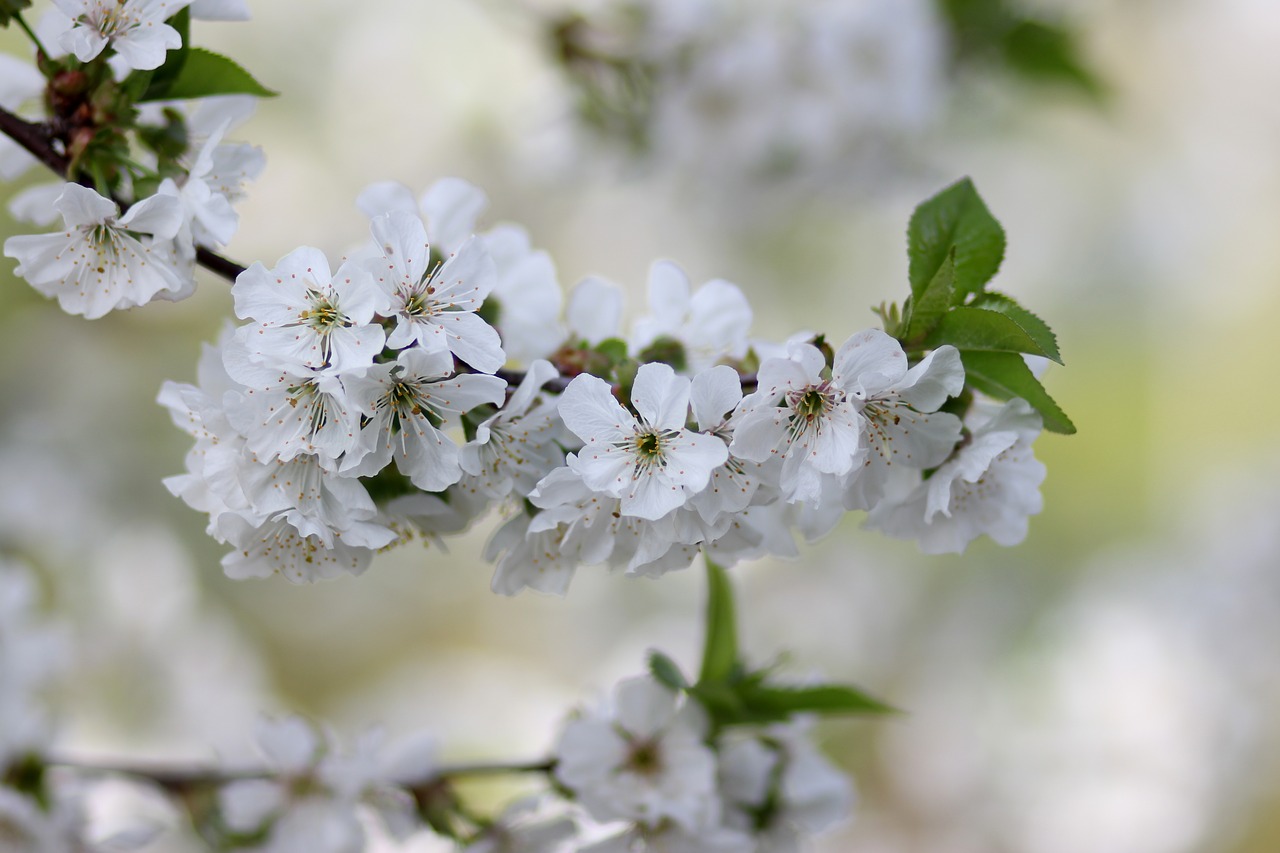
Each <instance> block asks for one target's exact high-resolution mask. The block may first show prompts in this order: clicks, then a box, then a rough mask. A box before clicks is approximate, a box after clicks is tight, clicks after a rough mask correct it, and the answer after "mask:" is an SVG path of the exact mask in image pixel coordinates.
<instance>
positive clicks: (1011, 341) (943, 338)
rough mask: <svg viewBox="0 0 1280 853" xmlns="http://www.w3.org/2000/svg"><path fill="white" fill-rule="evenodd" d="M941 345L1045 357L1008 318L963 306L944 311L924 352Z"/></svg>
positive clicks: (1045, 354)
mask: <svg viewBox="0 0 1280 853" xmlns="http://www.w3.org/2000/svg"><path fill="white" fill-rule="evenodd" d="M944 344H951V346H953V347H955V348H956V349H959V350H982V351H985V352H1025V353H1030V354H1031V355H1041V356H1045V357H1048V355H1049V353H1047V352H1045V351H1044V349H1043V348H1042V347H1041V346H1040V344H1039V343H1038V342H1037V341H1036V339H1035V338H1033V337H1032V336H1031V335H1029V334H1027V332H1026V330H1025V329H1023V328H1022V327H1021V326H1019V325H1018V323H1017V322H1016V321H1015V320H1014V319H1013V318H1012V317H1009V316H1008V315H1005V314H1002V313H1000V312H999V311H989V310H987V309H986V308H970V307H968V306H963V305H962V306H960V307H957V308H953V309H951V310H950V311H948V312H947V314H946V315H945V316H944V317H943V318H942V320H941V321H940V322H939V323H938V325H937V326H936V327H935V328H934V330H933V333H932V334H931V335H929V337H928V338H926V339H925V341H924V346H925V348H927V349H937V348H938V347H940V346H943V345H944Z"/></svg>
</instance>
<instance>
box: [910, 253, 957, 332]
mask: <svg viewBox="0 0 1280 853" xmlns="http://www.w3.org/2000/svg"><path fill="white" fill-rule="evenodd" d="M955 280H956V253H955V249H954V248H952V250H951V251H949V252H947V255H946V258H945V259H944V260H943V262H942V265H941V266H939V267H938V271H937V272H936V273H934V276H933V278H932V279H931V280H930V281H929V284H928V285H927V286H926V287H925V289H924V290H923V291H922V292H921V293H920V296H919V297H918V298H917V297H916V296H914V295H913V296H912V297H911V299H910V302H909V304H908V306H907V314H906V316H905V317H904V318H903V325H904V326H905V327H906V332H905V333H904V335H903V340H905V341H915V340H918V339H920V338H923V337H926V336H927V335H928V334H929V333H930V332H932V331H933V330H934V329H935V328H936V327H937V325H938V323H939V322H940V321H941V320H942V318H943V317H944V316H946V313H947V309H948V308H950V307H951V302H952V297H953V293H954V291H955Z"/></svg>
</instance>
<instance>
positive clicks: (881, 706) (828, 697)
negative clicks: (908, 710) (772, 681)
mask: <svg viewBox="0 0 1280 853" xmlns="http://www.w3.org/2000/svg"><path fill="white" fill-rule="evenodd" d="M741 698H742V703H743V705H745V706H746V707H747V709H748V710H750V711H752V712H754V713H759V714H765V713H769V714H778V715H781V716H782V718H784V719H785V718H786V717H790V716H791V715H793V714H803V713H813V714H896V713H900V712H899V711H898V709H897V708H894V707H893V706H892V705H888V704H886V703H884V702H881V701H880V700H879V699H876V698H875V697H873V696H871V695H869V694H867V693H864V692H863V691H861V690H859V689H858V688H856V687H853V686H850V685H844V684H819V685H814V686H812V687H777V686H769V687H763V686H762V687H757V688H755V689H753V690H746V691H742V693H741Z"/></svg>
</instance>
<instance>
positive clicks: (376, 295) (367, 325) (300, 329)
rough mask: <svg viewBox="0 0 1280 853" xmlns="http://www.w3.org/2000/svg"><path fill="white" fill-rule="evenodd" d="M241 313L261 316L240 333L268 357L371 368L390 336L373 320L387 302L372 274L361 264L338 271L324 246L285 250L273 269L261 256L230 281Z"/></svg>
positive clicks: (278, 361)
mask: <svg viewBox="0 0 1280 853" xmlns="http://www.w3.org/2000/svg"><path fill="white" fill-rule="evenodd" d="M231 294H232V297H233V298H234V299H235V306H236V316H238V317H240V318H241V319H245V320H248V319H252V320H255V321H257V322H255V323H252V324H250V325H247V326H242V327H241V328H240V329H239V331H238V332H237V334H236V339H237V341H239V342H240V343H241V344H242V345H243V346H244V347H245V348H246V349H247V350H248V352H249V353H250V354H251V355H252V357H253V358H254V359H255V360H257V361H260V362H262V363H264V364H270V365H278V366H287V365H295V366H299V367H309V368H312V369H320V368H331V369H333V370H335V371H343V370H350V369H354V368H360V367H367V366H369V365H371V364H372V363H373V358H374V356H376V355H377V354H378V353H379V352H381V351H382V347H383V344H384V342H385V340H386V336H385V334H384V333H383V331H382V327H381V326H379V325H376V324H374V323H373V322H372V320H373V315H374V314H375V312H377V311H378V310H380V309H381V308H382V307H383V306H384V305H385V302H386V299H385V297H384V295H383V294H382V292H381V291H380V290H379V289H378V288H377V286H376V285H375V284H374V282H373V279H372V277H371V276H370V275H369V274H368V273H366V272H365V271H364V270H362V269H360V268H359V267H358V265H354V264H350V263H348V264H343V265H342V266H341V267H339V268H338V271H337V272H336V273H335V274H330V272H329V260H328V259H327V258H326V257H325V256H324V253H323V252H321V251H320V250H319V249H311V248H307V247H303V248H300V249H295V250H294V251H292V252H290V253H289V254H287V255H285V256H284V257H283V258H281V259H280V261H279V262H278V263H277V264H276V266H275V268H274V269H271V270H268V269H267V268H266V267H265V266H263V265H262V264H261V263H255V264H254V265H253V266H251V267H249V268H248V269H247V270H245V271H244V272H242V273H241V274H240V275H239V276H238V277H237V278H236V282H235V284H234V285H233V286H232V288H231Z"/></svg>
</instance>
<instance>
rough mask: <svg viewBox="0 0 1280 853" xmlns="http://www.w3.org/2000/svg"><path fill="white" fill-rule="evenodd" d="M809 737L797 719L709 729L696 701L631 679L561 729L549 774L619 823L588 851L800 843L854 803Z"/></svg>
mask: <svg viewBox="0 0 1280 853" xmlns="http://www.w3.org/2000/svg"><path fill="white" fill-rule="evenodd" d="M807 734H808V725H807V723H806V722H805V721H803V720H795V721H792V722H788V723H783V724H775V725H772V726H768V727H752V728H743V729H732V730H729V731H727V732H722V733H717V734H715V735H713V734H712V732H711V727H710V725H709V722H708V718H707V715H706V713H705V712H704V711H703V709H702V708H701V706H700V705H698V703H697V702H694V701H693V700H689V701H684V702H682V701H681V698H680V696H679V694H678V693H676V692H675V691H673V690H671V689H670V688H668V687H665V686H663V685H662V684H659V683H658V682H656V681H654V680H653V679H651V678H648V677H640V678H632V679H628V680H626V681H623V682H622V683H620V684H619V685H618V686H617V688H616V690H615V692H614V696H613V701H612V702H611V703H607V704H605V705H604V706H602V707H600V708H597V709H595V710H592V711H584V712H581V713H579V714H578V715H576V716H575V717H573V718H571V719H570V720H569V722H568V723H567V724H566V725H565V727H564V731H563V732H562V733H561V736H560V740H559V743H558V745H557V748H556V757H557V763H556V770H555V775H556V779H557V780H558V781H559V782H560V783H561V784H562V785H563V786H564V787H565V788H566V789H568V790H569V791H570V792H571V793H572V794H573V795H574V796H575V797H576V798H577V801H578V802H579V804H580V805H581V806H582V807H583V808H584V809H585V810H586V811H587V813H588V814H589V815H590V817H591V818H592V819H594V820H596V821H599V822H602V823H607V824H614V825H616V824H622V825H623V826H622V828H621V829H618V830H616V831H615V832H614V833H613V834H611V835H609V836H608V837H607V838H605V839H604V840H602V841H600V842H597V843H596V844H595V845H593V846H591V847H590V848H588V849H590V850H591V851H592V853H605V851H619V852H620V851H643V850H653V851H659V850H706V851H724V853H766V851H784V850H796V849H799V848H800V839H801V838H803V837H805V836H808V835H812V834H816V833H819V832H822V831H823V830H825V829H828V828H830V827H831V826H833V825H835V824H836V823H838V822H840V821H841V820H844V819H845V818H847V817H848V816H849V814H850V812H851V811H852V807H853V789H852V786H851V785H850V783H849V780H848V779H847V778H846V777H845V776H844V775H843V774H842V773H840V772H839V771H837V770H836V769H835V768H834V767H833V766H832V765H831V764H830V763H829V762H828V761H827V760H826V759H825V758H823V757H822V755H821V754H820V753H819V752H818V751H817V750H816V749H815V748H814V747H813V745H812V744H811V743H810V742H809V740H808V737H807Z"/></svg>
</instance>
